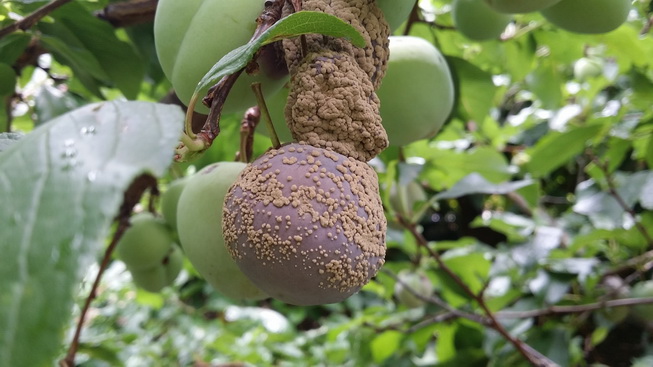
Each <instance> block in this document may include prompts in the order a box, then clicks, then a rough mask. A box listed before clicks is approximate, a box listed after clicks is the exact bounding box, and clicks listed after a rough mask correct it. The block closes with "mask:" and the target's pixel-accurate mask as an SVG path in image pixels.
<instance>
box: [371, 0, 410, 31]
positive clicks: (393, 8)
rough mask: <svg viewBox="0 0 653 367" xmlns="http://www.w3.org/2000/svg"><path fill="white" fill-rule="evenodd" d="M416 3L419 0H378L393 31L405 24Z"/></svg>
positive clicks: (377, 2)
mask: <svg viewBox="0 0 653 367" xmlns="http://www.w3.org/2000/svg"><path fill="white" fill-rule="evenodd" d="M416 3H417V0H376V5H377V6H378V7H379V8H381V10H382V11H383V15H384V16H385V20H386V21H387V22H388V24H389V25H390V31H391V32H394V31H395V30H396V29H397V28H399V27H400V26H401V25H402V24H404V22H405V21H406V20H407V19H408V16H409V15H410V12H411V10H413V7H414V6H415V4H416Z"/></svg>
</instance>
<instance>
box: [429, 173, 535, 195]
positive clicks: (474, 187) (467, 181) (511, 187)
mask: <svg viewBox="0 0 653 367" xmlns="http://www.w3.org/2000/svg"><path fill="white" fill-rule="evenodd" d="M533 182H534V181H533V180H521V181H514V182H504V183H500V184H493V183H491V182H490V181H488V180H486V179H485V178H483V176H481V175H480V174H478V173H476V172H474V173H470V174H469V175H467V176H465V177H464V178H463V179H461V180H460V181H458V182H457V183H456V184H455V185H454V186H453V187H452V188H451V189H449V190H446V191H443V192H441V193H439V194H437V195H436V196H435V197H436V199H435V200H442V199H453V198H458V197H461V196H465V195H470V194H501V195H504V194H507V193H510V192H513V191H516V190H518V189H521V188H522V187H526V186H529V185H532V184H533Z"/></svg>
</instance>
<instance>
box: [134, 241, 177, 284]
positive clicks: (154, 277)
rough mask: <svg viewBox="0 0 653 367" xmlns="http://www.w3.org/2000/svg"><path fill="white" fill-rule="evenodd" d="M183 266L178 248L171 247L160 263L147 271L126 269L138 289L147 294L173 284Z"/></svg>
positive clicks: (175, 246)
mask: <svg viewBox="0 0 653 367" xmlns="http://www.w3.org/2000/svg"><path fill="white" fill-rule="evenodd" d="M183 264H184V256H183V255H182V252H181V250H180V249H179V246H177V245H176V244H175V245H173V246H172V247H171V248H170V250H169V253H168V254H167V255H166V257H164V258H163V259H162V260H161V263H159V264H157V265H156V266H154V267H151V268H147V269H138V270H136V269H134V270H132V269H130V268H129V267H127V269H128V270H129V271H130V273H131V275H132V280H133V281H134V283H135V284H136V285H137V286H139V287H140V288H143V289H145V290H146V291H148V292H159V291H161V289H163V288H165V287H167V286H169V285H171V284H172V283H174V281H175V279H177V276H178V275H179V272H181V269H182V267H183Z"/></svg>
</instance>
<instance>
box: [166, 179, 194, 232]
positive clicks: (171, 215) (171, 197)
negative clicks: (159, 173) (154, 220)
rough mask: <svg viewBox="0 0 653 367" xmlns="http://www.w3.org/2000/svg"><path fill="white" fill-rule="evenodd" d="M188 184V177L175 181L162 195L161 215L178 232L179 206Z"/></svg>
mask: <svg viewBox="0 0 653 367" xmlns="http://www.w3.org/2000/svg"><path fill="white" fill-rule="evenodd" d="M186 182H188V181H187V178H186V177H184V178H180V179H178V180H175V181H173V182H172V183H170V185H169V186H168V189H167V190H166V191H165V192H164V193H163V195H161V214H163V218H164V219H165V220H166V223H167V224H168V225H169V226H170V228H172V229H173V230H174V231H177V204H178V203H179V197H180V196H181V192H182V191H183V190H184V187H186Z"/></svg>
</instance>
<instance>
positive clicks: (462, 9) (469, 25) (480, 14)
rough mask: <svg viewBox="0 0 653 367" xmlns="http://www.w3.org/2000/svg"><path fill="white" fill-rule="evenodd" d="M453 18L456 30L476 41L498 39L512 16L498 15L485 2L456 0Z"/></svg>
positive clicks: (452, 12) (452, 13)
mask: <svg viewBox="0 0 653 367" xmlns="http://www.w3.org/2000/svg"><path fill="white" fill-rule="evenodd" d="M451 16H452V17H453V23H454V25H455V26H456V29H458V31H460V33H462V34H463V35H464V36H465V37H467V38H469V39H471V40H474V41H486V40H490V39H495V38H498V37H499V36H500V35H501V33H502V32H503V31H504V29H506V26H507V25H508V24H509V23H510V21H511V20H512V16H510V15H507V14H502V13H498V12H497V11H495V10H493V9H492V8H491V7H490V6H489V5H488V4H487V3H485V2H484V1H483V0H454V2H453V5H452V9H451Z"/></svg>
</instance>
